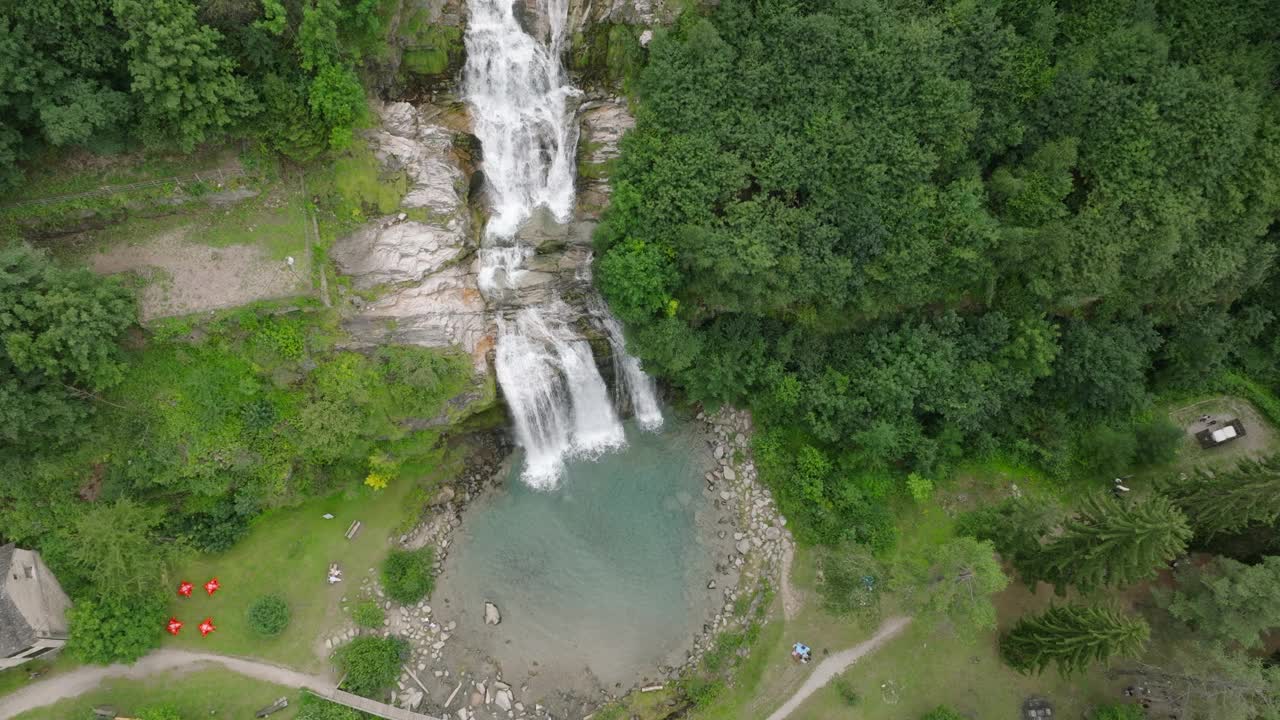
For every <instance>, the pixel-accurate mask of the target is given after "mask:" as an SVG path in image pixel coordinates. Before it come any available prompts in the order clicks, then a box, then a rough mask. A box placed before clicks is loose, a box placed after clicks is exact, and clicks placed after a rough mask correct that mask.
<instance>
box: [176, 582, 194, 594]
mask: <svg viewBox="0 0 1280 720" xmlns="http://www.w3.org/2000/svg"><path fill="white" fill-rule="evenodd" d="M194 589H195V585H192V584H191V583H189V582H187V581H186V580H183V581H182V582H180V583H178V594H179V595H181V596H182V597H191V591H192V590H194Z"/></svg>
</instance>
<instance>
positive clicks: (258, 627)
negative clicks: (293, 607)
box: [248, 595, 289, 637]
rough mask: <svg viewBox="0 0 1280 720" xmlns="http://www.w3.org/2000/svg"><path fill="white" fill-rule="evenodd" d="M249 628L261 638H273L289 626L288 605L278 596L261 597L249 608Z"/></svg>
mask: <svg viewBox="0 0 1280 720" xmlns="http://www.w3.org/2000/svg"><path fill="white" fill-rule="evenodd" d="M248 615H249V617H248V620H249V628H250V629H251V630H253V631H254V632H255V633H257V634H259V635H261V636H263V637H274V636H276V635H279V634H280V633H282V632H284V629H285V628H286V627H288V626H289V605H288V603H286V602H285V601H284V599H282V598H281V597H280V596H278V595H263V596H262V597H260V598H258V599H257V600H254V601H253V604H251V605H250V606H249V613H248Z"/></svg>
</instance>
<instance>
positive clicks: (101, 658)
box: [67, 594, 165, 665]
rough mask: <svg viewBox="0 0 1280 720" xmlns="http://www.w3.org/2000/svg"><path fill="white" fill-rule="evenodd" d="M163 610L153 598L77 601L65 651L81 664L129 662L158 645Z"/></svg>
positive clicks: (160, 601)
mask: <svg viewBox="0 0 1280 720" xmlns="http://www.w3.org/2000/svg"><path fill="white" fill-rule="evenodd" d="M164 608H165V602H164V599H163V598H161V597H159V596H158V595H155V594H144V595H128V596H126V595H112V596H109V597H102V598H83V599H77V600H76V603H75V604H74V605H72V606H71V610H69V611H68V612H67V618H68V621H69V622H70V624H71V630H70V633H69V634H70V639H68V640H67V648H68V650H70V651H71V653H72V654H73V655H75V657H76V658H77V659H79V660H80V661H82V662H87V663H101V664H103V665H106V664H109V663H113V662H126V663H128V662H133V661H134V660H137V659H138V658H140V657H142V656H143V655H146V654H147V653H148V652H149V651H151V650H152V649H153V648H155V647H157V646H158V645H159V644H160V634H161V632H162V630H161V628H163V627H164Z"/></svg>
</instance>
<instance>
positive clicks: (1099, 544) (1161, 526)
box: [1033, 493, 1191, 595]
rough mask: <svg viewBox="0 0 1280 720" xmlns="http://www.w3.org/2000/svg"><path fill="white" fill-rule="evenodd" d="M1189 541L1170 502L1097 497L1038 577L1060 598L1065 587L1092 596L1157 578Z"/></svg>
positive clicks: (1041, 563)
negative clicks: (1106, 590)
mask: <svg viewBox="0 0 1280 720" xmlns="http://www.w3.org/2000/svg"><path fill="white" fill-rule="evenodd" d="M1190 539H1191V528H1190V527H1189V526H1188V524H1187V518H1186V516H1184V515H1183V514H1182V512H1181V511H1180V510H1178V508H1176V507H1174V505H1173V503H1172V502H1170V501H1169V499H1168V498H1165V497H1163V496H1159V495H1156V496H1152V497H1149V498H1146V499H1144V500H1139V501H1133V502H1122V501H1120V500H1118V499H1117V498H1114V497H1112V496H1110V495H1106V494H1102V493H1095V494H1094V495H1091V496H1089V497H1088V498H1086V499H1085V501H1084V504H1083V506H1082V507H1081V508H1080V511H1079V512H1078V513H1077V515H1076V516H1075V517H1074V518H1072V519H1071V520H1068V521H1067V523H1066V528H1065V532H1064V533H1063V534H1062V535H1061V536H1059V537H1058V538H1055V539H1054V540H1053V541H1051V542H1050V543H1049V544H1048V545H1046V546H1045V547H1044V550H1043V551H1042V552H1041V555H1040V557H1039V559H1038V560H1036V561H1035V562H1034V563H1033V565H1034V569H1035V570H1036V574H1037V575H1038V578H1039V579H1041V580H1045V581H1047V582H1051V583H1053V585H1054V587H1055V588H1056V589H1057V592H1058V594H1060V595H1061V594H1062V593H1063V592H1065V590H1066V586H1067V585H1075V586H1076V587H1077V588H1078V589H1080V590H1081V591H1084V592H1090V591H1092V590H1095V589H1097V588H1100V587H1107V586H1118V585H1128V584H1131V583H1134V582H1137V581H1139V580H1143V579H1145V578H1148V577H1151V576H1153V575H1155V573H1156V571H1157V570H1158V569H1159V568H1160V567H1161V566H1162V565H1165V564H1166V563H1168V562H1169V561H1170V560H1172V559H1174V558H1175V557H1177V556H1178V555H1180V554H1182V552H1183V551H1184V550H1185V549H1186V547H1187V541H1188V540H1190Z"/></svg>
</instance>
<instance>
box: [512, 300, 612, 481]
mask: <svg viewBox="0 0 1280 720" xmlns="http://www.w3.org/2000/svg"><path fill="white" fill-rule="evenodd" d="M563 308H564V306H563V305H562V304H561V305H558V306H556V307H553V308H552V309H551V312H549V313H546V314H544V313H543V312H542V311H541V309H540V308H524V309H522V310H520V311H519V312H518V313H516V319H515V323H514V325H512V324H510V323H507V322H501V321H500V328H499V333H500V334H499V337H498V351H497V360H496V362H495V365H496V368H497V372H498V382H499V383H501V384H502V390H503V393H504V394H505V395H506V398H507V404H508V405H509V406H510V407H511V414H512V415H514V416H515V418H516V435H517V438H518V439H519V441H520V444H521V445H522V446H523V447H524V449H525V453H526V455H527V459H526V466H525V470H524V475H523V477H524V480H525V481H526V482H528V483H529V484H530V485H533V486H534V487H551V486H553V485H554V484H555V481H556V478H557V477H559V475H560V470H561V469H562V466H563V462H564V458H565V457H566V456H585V457H592V456H596V455H599V454H600V453H602V452H604V451H606V450H609V449H611V448H617V447H621V446H622V445H623V444H625V440H624V438H623V434H622V424H621V423H620V422H619V421H618V416H617V414H616V413H615V412H614V409H613V404H612V403H611V402H610V401H609V390H608V388H606V387H605V384H604V380H603V379H602V378H601V377H600V372H599V371H598V370H597V369H596V366H595V359H594V358H593V357H592V355H591V346H590V345H588V344H587V342H586V341H585V340H582V339H579V338H577V337H576V336H575V335H574V334H573V333H572V332H571V331H569V330H568V329H567V328H566V327H565V326H564V324H563V323H562V322H561V321H559V320H558V319H555V316H556V315H558V314H560V313H559V312H558V310H560V309H563Z"/></svg>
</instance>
